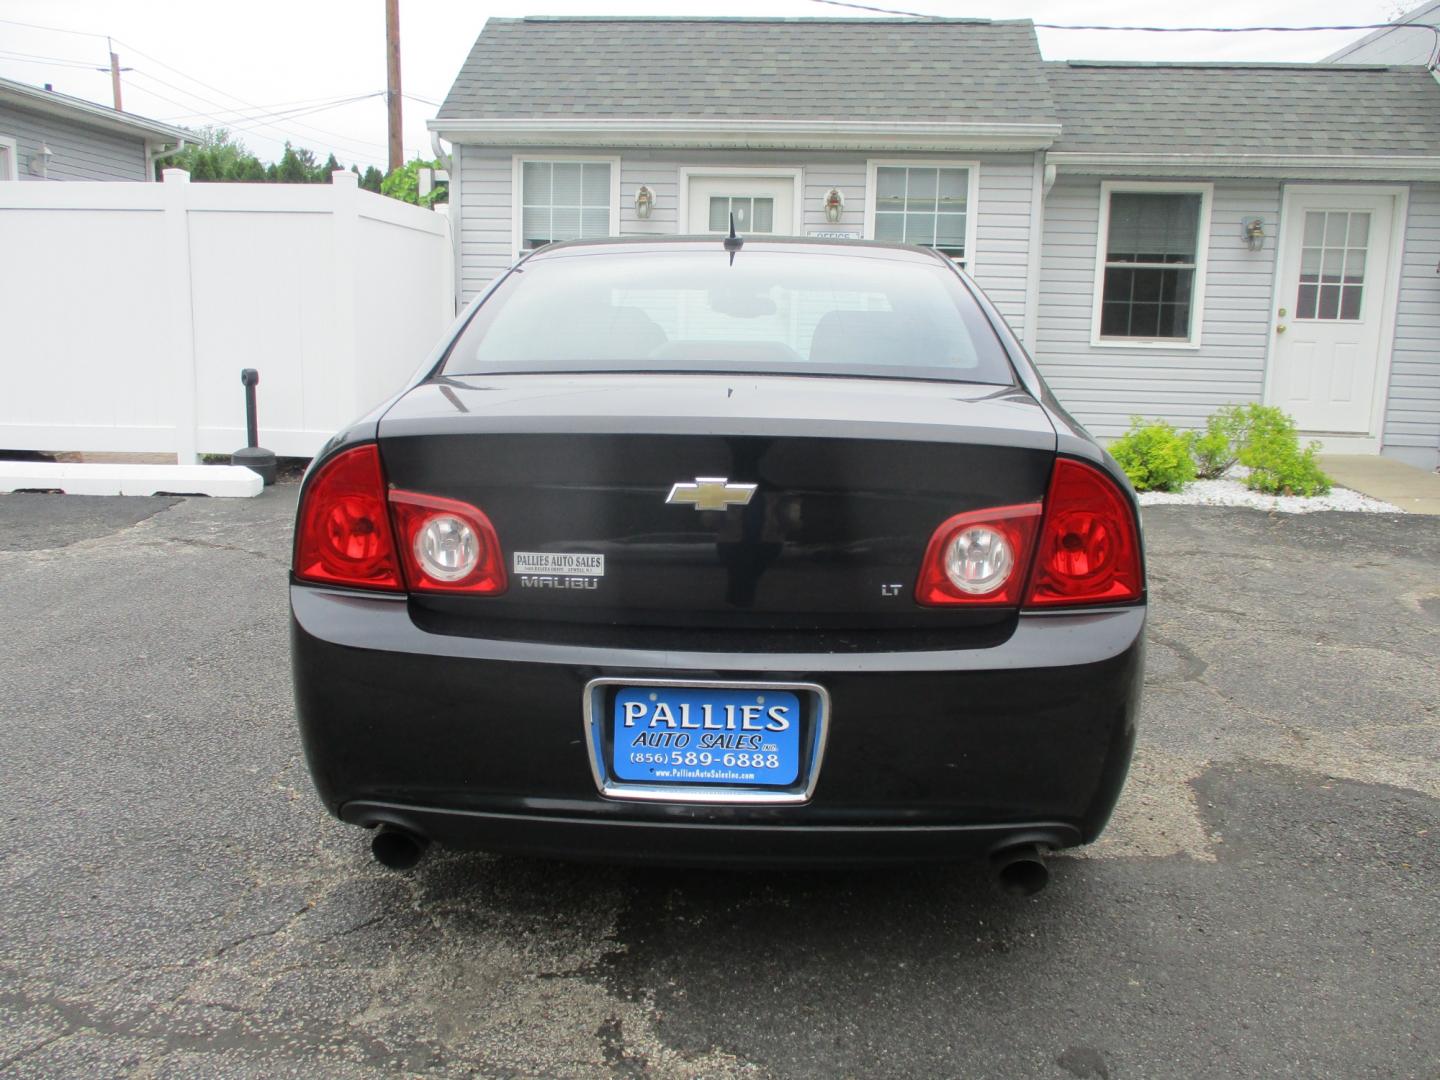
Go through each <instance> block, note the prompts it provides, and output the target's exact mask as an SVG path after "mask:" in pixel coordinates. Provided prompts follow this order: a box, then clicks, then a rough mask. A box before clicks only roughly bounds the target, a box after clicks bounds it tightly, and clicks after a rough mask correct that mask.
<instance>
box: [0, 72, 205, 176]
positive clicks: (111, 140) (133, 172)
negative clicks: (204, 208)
mask: <svg viewBox="0 0 1440 1080" xmlns="http://www.w3.org/2000/svg"><path fill="white" fill-rule="evenodd" d="M185 137H186V133H185V132H184V131H182V130H181V129H180V128H176V127H172V126H171V125H169V124H162V123H160V122H158V121H156V120H147V119H145V118H144V117H143V116H135V115H134V114H132V113H125V112H117V111H116V110H114V109H109V108H106V107H105V106H104V105H96V104H95V103H94V102H91V101H85V100H83V99H81V98H75V97H70V96H69V95H68V94H58V93H56V92H55V91H53V90H47V89H45V88H43V87H39V86H31V85H30V84H29V83H22V82H15V81H14V80H13V79H0V182H3V181H5V180H150V179H152V178H153V168H152V163H153V162H154V161H155V160H156V159H157V157H159V156H161V155H163V154H165V153H166V152H168V151H172V150H178V149H179V148H180V146H181V145H182V144H183V141H184V139H185Z"/></svg>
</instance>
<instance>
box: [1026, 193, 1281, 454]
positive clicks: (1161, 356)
mask: <svg viewBox="0 0 1440 1080" xmlns="http://www.w3.org/2000/svg"><path fill="white" fill-rule="evenodd" d="M1249 217H1260V218H1262V219H1264V222H1265V233H1266V242H1265V247H1264V249H1263V250H1261V251H1250V250H1249V249H1248V248H1246V246H1245V245H1244V243H1243V242H1242V241H1241V238H1240V223H1241V221H1242V220H1243V219H1245V218H1249ZM1279 218H1280V185H1279V184H1278V183H1277V182H1273V181H1263V180H1220V181H1217V182H1216V184H1215V192H1214V198H1213V201H1212V203H1211V209H1210V238H1209V266H1208V269H1207V272H1206V282H1205V315H1204V323H1203V325H1202V330H1201V341H1200V344H1201V347H1200V348H1199V349H1170V348H1155V349H1151V348H1133V347H1130V348H1127V347H1103V346H1101V347H1097V346H1092V345H1091V344H1090V323H1091V317H1092V304H1093V302H1094V287H1095V252H1096V244H1097V242H1098V231H1099V223H1100V179H1099V178H1098V177H1066V176H1064V175H1063V174H1062V175H1061V177H1060V178H1059V180H1058V181H1057V182H1056V184H1055V187H1054V188H1053V189H1052V190H1051V192H1050V195H1049V196H1048V198H1047V199H1046V202H1045V237H1044V243H1043V248H1042V261H1041V278H1040V310H1039V336H1038V339H1037V342H1036V359H1037V361H1038V362H1039V365H1040V368H1041V370H1042V371H1043V372H1044V374H1045V378H1046V380H1047V381H1048V382H1049V384H1050V387H1051V389H1053V390H1054V391H1055V395H1056V397H1058V398H1059V399H1060V401H1061V402H1062V403H1064V405H1065V407H1066V408H1067V409H1069V410H1070V411H1071V412H1072V413H1074V415H1075V417H1076V419H1078V420H1079V421H1080V422H1081V423H1083V424H1085V425H1086V426H1087V427H1089V428H1090V430H1091V432H1093V433H1094V434H1096V435H1104V436H1109V435H1119V434H1121V433H1122V432H1123V431H1124V430H1125V429H1126V428H1127V427H1128V426H1129V423H1130V417H1131V416H1132V415H1136V414H1139V415H1143V416H1146V417H1159V418H1163V419H1166V420H1169V421H1170V422H1171V423H1174V424H1176V425H1178V426H1181V427H1196V426H1199V425H1201V424H1202V423H1203V422H1204V419H1205V417H1206V416H1208V415H1209V414H1210V413H1212V412H1214V411H1215V409H1216V408H1218V407H1219V406H1221V405H1227V404H1230V403H1232V402H1247V401H1259V400H1260V397H1261V394H1262V391H1263V387H1264V376H1265V350H1266V347H1267V344H1268V342H1269V334H1270V319H1269V311H1270V301H1271V287H1272V278H1273V275H1274V270H1275V245H1274V237H1275V235H1276V231H1277V227H1278V224H1279Z"/></svg>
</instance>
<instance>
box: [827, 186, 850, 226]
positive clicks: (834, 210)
mask: <svg viewBox="0 0 1440 1080" xmlns="http://www.w3.org/2000/svg"><path fill="white" fill-rule="evenodd" d="M844 212H845V194H844V192H842V191H841V190H840V189H839V188H835V187H832V188H831V189H830V190H829V191H827V192H826V193H825V220H826V221H828V222H830V223H831V224H834V223H835V222H837V221H839V220H840V215H841V214H843V213H844Z"/></svg>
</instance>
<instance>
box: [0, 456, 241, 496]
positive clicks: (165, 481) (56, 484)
mask: <svg viewBox="0 0 1440 1080" xmlns="http://www.w3.org/2000/svg"><path fill="white" fill-rule="evenodd" d="M264 486H265V485H264V484H263V483H262V482H261V480H260V477H259V475H258V474H256V473H254V472H252V471H250V470H249V469H246V468H242V467H240V466H238V465H92V464H52V463H50V462H43V461H0V492H11V491H54V490H59V491H63V492H65V493H66V494H67V495H161V494H165V495H212V496H216V497H219V498H231V499H253V498H254V497H255V496H256V495H259V494H260V492H261V491H262V490H264Z"/></svg>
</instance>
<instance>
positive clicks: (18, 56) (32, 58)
mask: <svg viewBox="0 0 1440 1080" xmlns="http://www.w3.org/2000/svg"><path fill="white" fill-rule="evenodd" d="M0 60H10V61H12V62H14V63H17V64H41V65H45V66H48V67H67V68H84V69H85V70H86V71H96V70H101V69H99V68H97V67H96V66H95V62H94V61H93V60H92V61H91V62H90V63H88V64H87V63H85V62H84V61H82V60H65V59H62V58H60V57H58V56H38V55H36V54H35V53H21V52H10V51H9V50H8V49H7V50H0ZM104 70H109V69H108V68H107V69H104Z"/></svg>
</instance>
